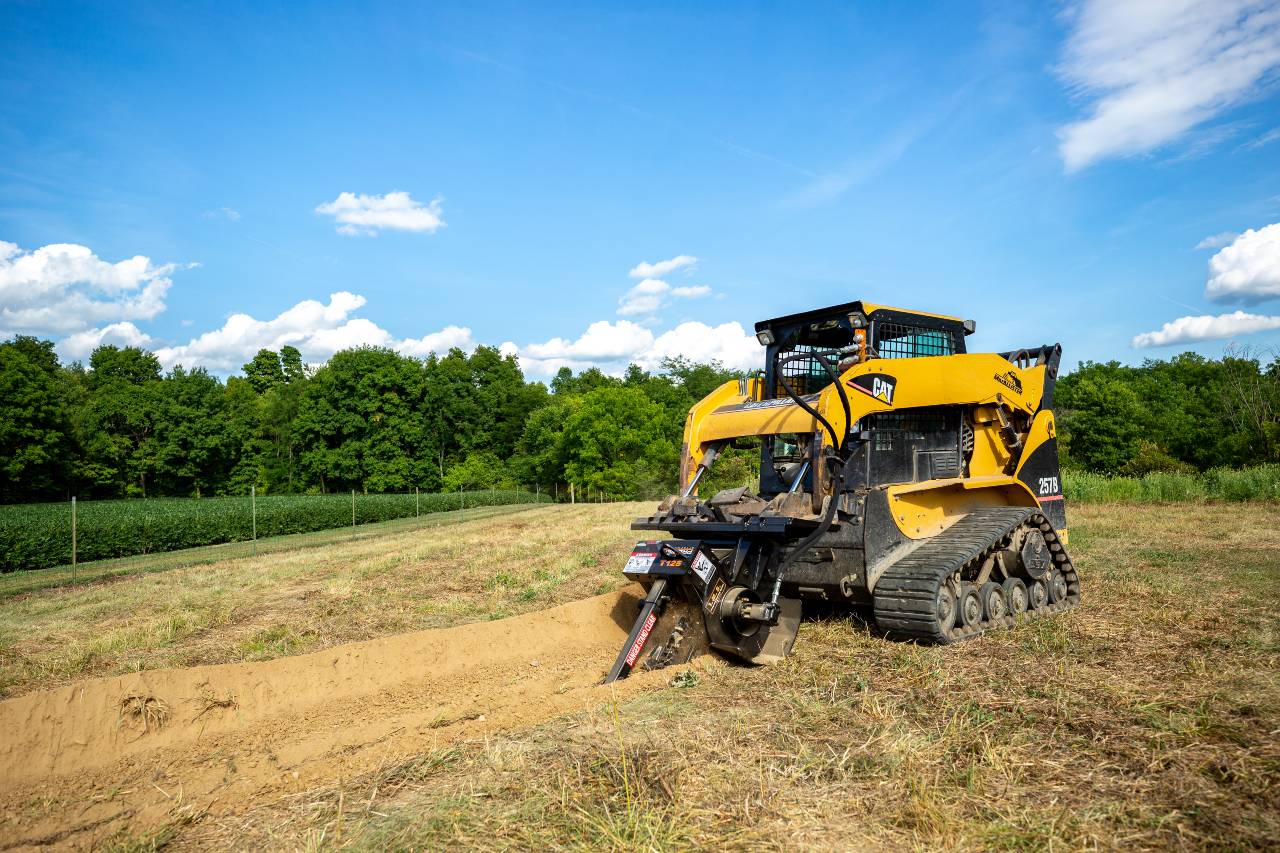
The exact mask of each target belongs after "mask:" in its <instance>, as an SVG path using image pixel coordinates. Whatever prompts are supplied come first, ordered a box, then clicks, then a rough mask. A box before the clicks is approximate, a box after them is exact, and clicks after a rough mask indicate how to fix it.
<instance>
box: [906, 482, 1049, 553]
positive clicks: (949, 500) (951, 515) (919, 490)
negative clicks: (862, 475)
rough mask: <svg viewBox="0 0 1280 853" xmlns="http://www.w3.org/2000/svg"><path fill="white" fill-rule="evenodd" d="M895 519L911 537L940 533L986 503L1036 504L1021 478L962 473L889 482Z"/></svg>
mask: <svg viewBox="0 0 1280 853" xmlns="http://www.w3.org/2000/svg"><path fill="white" fill-rule="evenodd" d="M888 491H889V509H890V511H892V512H893V520H894V523H895V524H897V525H898V529H899V530H901V531H902V533H903V535H904V536H906V537H907V538H909V539H928V538H929V537H930V536H937V535H938V534H939V533H941V532H942V531H944V530H946V529H947V528H948V527H950V526H951V525H953V524H955V523H956V522H957V521H959V520H960V519H962V518H964V516H965V515H967V514H968V513H970V512H972V511H973V510H975V509H977V508H979V507H984V506H1036V499H1035V496H1034V495H1032V494H1031V490H1030V489H1028V488H1027V487H1026V486H1025V485H1023V483H1022V481H1020V480H1018V479H1016V478H1014V477H1008V476H1003V475H1001V476H992V477H967V478H965V477H962V478H956V479H953V480H928V481H926V482H923V483H906V484H903V485H900V486H890V487H889V489H888Z"/></svg>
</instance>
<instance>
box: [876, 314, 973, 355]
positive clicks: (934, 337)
mask: <svg viewBox="0 0 1280 853" xmlns="http://www.w3.org/2000/svg"><path fill="white" fill-rule="evenodd" d="M874 331H875V335H874V338H875V340H874V344H873V345H874V347H875V351H876V355H878V356H879V357H880V358H927V357H929V356H935V355H955V354H956V353H958V352H962V350H961V346H960V343H959V338H960V333H959V332H958V331H955V330H952V329H939V328H936V327H931V326H912V325H907V324H904V323H886V322H882V321H881V322H876V323H875V329H874Z"/></svg>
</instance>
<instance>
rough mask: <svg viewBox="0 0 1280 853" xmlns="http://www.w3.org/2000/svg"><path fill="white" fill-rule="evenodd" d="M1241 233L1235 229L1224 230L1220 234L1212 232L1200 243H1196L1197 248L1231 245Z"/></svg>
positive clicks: (1217, 247) (1216, 247) (1218, 247)
mask: <svg viewBox="0 0 1280 853" xmlns="http://www.w3.org/2000/svg"><path fill="white" fill-rule="evenodd" d="M1239 236H1240V235H1239V234H1237V233H1236V232H1234V231H1223V232H1222V233H1220V234H1211V235H1210V236H1208V237H1205V238H1204V239H1203V240H1201V241H1200V242H1199V243H1196V249H1197V250H1200V249H1221V248H1222V247H1223V246H1229V245H1231V243H1232V242H1234V241H1235V239H1236V238H1237V237H1239Z"/></svg>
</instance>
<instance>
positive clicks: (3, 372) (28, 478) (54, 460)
mask: <svg viewBox="0 0 1280 853" xmlns="http://www.w3.org/2000/svg"><path fill="white" fill-rule="evenodd" d="M60 374H61V368H60V367H59V365H58V357H57V356H56V355H55V354H54V352H53V344H52V343H50V342H49V341H39V340H36V339H35V338H30V337H18V338H15V339H14V340H12V341H9V342H7V343H4V344H0V500H4V501H15V500H48V499H51V498H55V497H58V496H59V495H60V494H62V493H63V492H64V491H65V488H66V485H67V480H68V473H69V469H70V458H69V457H70V451H71V449H72V435H71V424H70V419H69V411H68V405H67V400H66V397H65V394H64V390H65V389H64V384H63V382H62V379H61V375H60Z"/></svg>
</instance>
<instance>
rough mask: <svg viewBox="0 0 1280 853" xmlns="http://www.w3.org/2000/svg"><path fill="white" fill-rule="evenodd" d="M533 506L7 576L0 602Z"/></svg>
mask: <svg viewBox="0 0 1280 853" xmlns="http://www.w3.org/2000/svg"><path fill="white" fill-rule="evenodd" d="M543 505H545V504H543ZM536 506H538V504H506V505H502V506H480V507H472V508H469V509H459V510H451V511H449V512H437V513H431V514H429V515H422V516H417V517H410V518H400V519H395V520H393V521H382V522H374V523H370V524H362V525H359V526H358V527H355V528H352V527H340V528H334V529H330V530H318V531H315V532H314V533H293V534H288V535H283V536H272V537H268V538H262V539H258V540H253V541H244V542H228V543H224V544H221V545H205V546H202V547H198V548H185V549H183V550H180V551H168V552H165V553H161V554H138V555H135V556H132V557H117V558H114V559H108V560H97V561H94V562H90V563H80V564H78V565H77V566H75V567H72V566H70V565H66V566H58V567H55V568H50V569H35V570H31V571H19V572H9V573H8V574H3V575H0V599H4V598H8V597H11V596H14V595H21V594H23V593H27V592H34V591H36V590H39V589H48V588H51V587H62V586H71V585H74V584H84V583H88V582H92V581H101V580H106V579H109V578H115V577H121V576H124V575H137V574H150V573H152V572H165V571H169V570H171V569H183V568H189V567H192V566H200V565H206V564H208V563H217V562H221V561H223V560H235V559H240V558H253V557H255V556H264V555H269V554H275V553H281V552H286V551H297V550H300V549H305V548H313V547H321V546H324V545H333V544H335V543H347V542H350V543H358V542H361V541H364V540H366V539H377V538H380V537H383V536H387V535H394V534H397V533H403V532H408V531H412V530H426V529H430V528H433V527H442V526H447V525H450V524H461V523H463V522H467V521H479V520H482V519H486V518H494V517H497V516H503V515H510V514H512V513H517V512H524V511H526V510H529V509H533V508H535V507H536Z"/></svg>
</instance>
